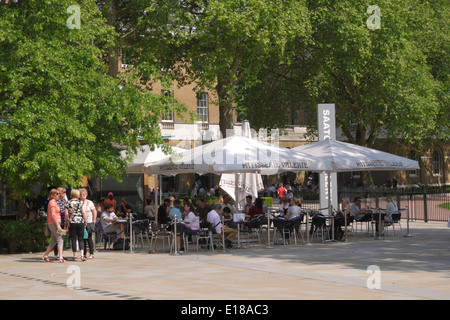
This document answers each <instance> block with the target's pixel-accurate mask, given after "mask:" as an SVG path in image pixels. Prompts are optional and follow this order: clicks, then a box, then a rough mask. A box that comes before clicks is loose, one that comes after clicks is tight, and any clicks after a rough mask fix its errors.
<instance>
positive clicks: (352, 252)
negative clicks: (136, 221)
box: [0, 222, 450, 302]
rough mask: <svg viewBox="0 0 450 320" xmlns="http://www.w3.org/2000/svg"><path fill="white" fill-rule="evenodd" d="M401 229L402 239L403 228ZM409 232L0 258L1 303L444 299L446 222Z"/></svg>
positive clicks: (448, 259) (449, 292)
mask: <svg viewBox="0 0 450 320" xmlns="http://www.w3.org/2000/svg"><path fill="white" fill-rule="evenodd" d="M403 229H404V230H403V231H404V232H403V233H404V234H405V225H403ZM410 235H412V236H411V237H404V236H397V237H395V238H394V237H385V239H384V240H374V238H372V237H367V236H360V237H357V238H355V237H349V241H347V242H332V243H325V244H323V243H321V242H312V243H310V244H306V245H305V244H303V243H301V244H298V245H297V246H294V245H289V246H283V245H273V246H272V248H266V246H265V245H261V246H249V247H247V248H242V249H231V250H228V251H223V250H216V251H215V252H211V251H206V250H201V251H200V252H199V253H197V252H196V251H193V252H192V251H191V252H188V253H185V254H182V255H171V254H169V253H160V252H157V253H156V254H148V252H147V248H144V249H141V248H140V247H139V246H138V247H137V248H136V250H135V252H133V253H130V252H129V251H126V252H123V251H99V252H97V253H96V255H95V259H92V260H88V261H85V262H81V261H76V262H74V261H68V262H67V263H64V264H60V263H58V262H52V263H46V262H43V261H42V260H41V256H42V253H30V254H15V255H0V299H2V300H177V301H186V302H187V301H202V300H217V301H219V300H227V301H248V300H252V301H259V300H271V301H276V300H279V301H285V300H340V299H343V300H448V299H450V251H449V243H450V242H449V240H450V229H449V228H447V224H446V223H443V222H442V223H436V222H430V223H423V222H411V223H410ZM65 255H66V256H67V257H69V256H71V252H69V251H68V250H66V251H65ZM369 266H377V267H378V268H379V273H374V272H373V271H370V272H369V273H368V272H367V270H368V268H369ZM371 270H373V269H371ZM77 275H79V277H77ZM375 275H379V278H377V279H379V282H376V281H375V280H374V279H375V278H374V277H375ZM76 279H78V280H79V282H76V281H75V280H76ZM77 284H79V288H73V286H76V285H77ZM377 284H379V287H377V286H376V285H377ZM368 285H369V286H372V287H374V286H375V288H374V289H369V288H368Z"/></svg>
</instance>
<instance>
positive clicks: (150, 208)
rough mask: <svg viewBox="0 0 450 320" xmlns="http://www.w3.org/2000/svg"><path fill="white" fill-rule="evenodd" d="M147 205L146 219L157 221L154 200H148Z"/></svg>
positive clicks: (145, 210)
mask: <svg viewBox="0 0 450 320" xmlns="http://www.w3.org/2000/svg"><path fill="white" fill-rule="evenodd" d="M146 203H147V205H146V206H145V207H144V218H145V219H149V220H155V207H154V206H153V200H152V199H151V198H147V200H146Z"/></svg>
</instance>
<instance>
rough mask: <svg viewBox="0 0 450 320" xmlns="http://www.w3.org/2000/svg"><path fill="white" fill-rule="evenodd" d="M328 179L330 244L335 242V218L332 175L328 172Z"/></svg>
mask: <svg viewBox="0 0 450 320" xmlns="http://www.w3.org/2000/svg"><path fill="white" fill-rule="evenodd" d="M327 177H328V183H327V184H328V217H329V218H330V220H331V240H329V242H334V241H335V240H334V217H333V207H332V206H331V174H330V172H327Z"/></svg>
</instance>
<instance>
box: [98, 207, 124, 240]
mask: <svg viewBox="0 0 450 320" xmlns="http://www.w3.org/2000/svg"><path fill="white" fill-rule="evenodd" d="M117 220H118V218H117V216H116V214H115V213H114V207H113V206H112V205H111V204H107V205H106V206H105V211H104V212H103V213H102V218H101V226H102V229H103V232H105V233H116V234H119V233H120V232H121V231H122V230H121V228H120V224H118V223H117ZM116 239H117V238H116Z"/></svg>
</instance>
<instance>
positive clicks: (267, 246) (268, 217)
mask: <svg viewBox="0 0 450 320" xmlns="http://www.w3.org/2000/svg"><path fill="white" fill-rule="evenodd" d="M270 215H271V213H270V212H267V245H266V248H267V249H272V248H273V247H272V246H271V245H270Z"/></svg>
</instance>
